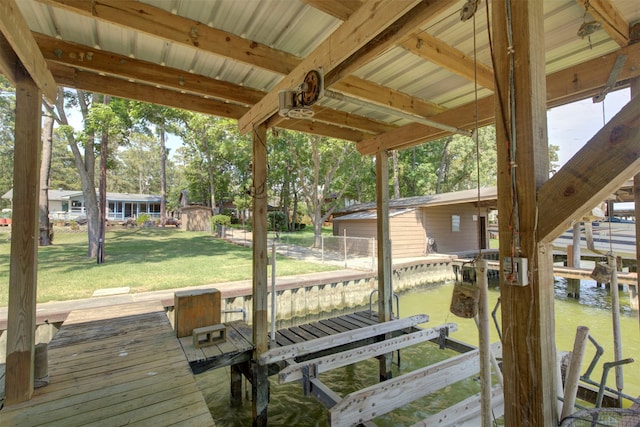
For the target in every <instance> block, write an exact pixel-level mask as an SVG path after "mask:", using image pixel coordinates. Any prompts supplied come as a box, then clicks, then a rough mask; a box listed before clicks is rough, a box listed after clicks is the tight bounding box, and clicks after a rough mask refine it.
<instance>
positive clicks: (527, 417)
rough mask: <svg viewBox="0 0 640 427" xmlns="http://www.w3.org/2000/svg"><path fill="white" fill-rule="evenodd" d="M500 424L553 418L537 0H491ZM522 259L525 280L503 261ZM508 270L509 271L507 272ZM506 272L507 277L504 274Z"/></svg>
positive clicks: (553, 421) (541, 54) (543, 88)
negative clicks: (541, 208)
mask: <svg viewBox="0 0 640 427" xmlns="http://www.w3.org/2000/svg"><path fill="white" fill-rule="evenodd" d="M492 15H493V19H492V25H493V36H494V52H495V55H496V62H495V63H496V64H501V66H500V67H497V69H496V70H495V73H496V74H495V76H496V83H497V84H496V87H497V89H498V90H497V93H498V94H499V95H500V96H499V97H497V98H496V115H495V117H497V118H498V119H497V122H496V140H497V155H498V211H499V215H500V221H499V224H500V260H501V266H502V268H501V276H500V280H501V301H502V330H503V346H504V347H503V373H504V396H505V416H504V419H505V425H510V426H524V425H527V426H552V425H558V410H557V400H556V396H557V393H556V391H557V388H556V381H557V378H556V370H555V369H549V367H551V366H555V363H556V348H555V332H554V328H555V325H554V308H553V296H554V295H553V254H552V250H551V245H550V244H548V243H546V242H542V241H541V240H540V238H539V236H538V225H539V224H538V223H537V220H538V207H537V202H538V200H537V199H538V198H537V193H538V189H539V188H540V187H541V186H542V184H543V183H544V182H545V181H546V180H547V179H548V177H549V155H548V142H547V118H546V81H545V69H544V64H545V61H544V43H543V42H542V41H543V40H544V37H545V36H544V25H543V1H542V0H529V1H526V2H523V1H520V0H507V1H505V2H494V3H492ZM515 257H521V258H525V259H526V260H527V263H528V268H527V269H526V271H525V273H524V274H525V277H526V278H527V279H528V285H526V286H519V285H518V284H517V281H514V280H511V279H513V276H514V275H513V274H511V271H507V272H505V261H511V263H512V264H513V262H514V261H516V260H515V259H514V258H515ZM506 273H508V274H506ZM508 279H509V280H508Z"/></svg>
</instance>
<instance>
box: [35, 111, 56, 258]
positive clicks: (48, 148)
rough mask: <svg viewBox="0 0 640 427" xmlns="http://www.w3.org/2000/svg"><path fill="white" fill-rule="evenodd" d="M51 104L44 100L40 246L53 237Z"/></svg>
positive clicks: (39, 213) (39, 205) (39, 214)
mask: <svg viewBox="0 0 640 427" xmlns="http://www.w3.org/2000/svg"><path fill="white" fill-rule="evenodd" d="M51 109H52V106H50V105H47V103H46V101H45V108H44V123H43V127H42V135H41V137H42V155H41V159H40V195H39V201H38V217H39V223H40V232H39V237H38V242H39V244H40V246H49V245H50V244H51V240H52V238H53V229H52V228H51V223H50V221H49V183H50V176H51V156H52V152H53V123H54V119H53V112H52V111H51Z"/></svg>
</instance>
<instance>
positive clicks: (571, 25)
mask: <svg viewBox="0 0 640 427" xmlns="http://www.w3.org/2000/svg"><path fill="white" fill-rule="evenodd" d="M611 1H612V4H613V5H615V6H616V7H617V8H618V9H619V10H620V12H621V13H622V14H623V16H624V17H625V19H627V20H628V21H629V22H633V21H635V20H639V19H640V7H638V1H637V0H611ZM142 3H145V4H148V5H151V6H154V7H158V8H160V9H163V10H166V11H169V12H171V13H173V14H176V15H179V16H182V17H185V18H188V19H192V20H195V21H198V22H201V23H203V24H204V25H208V26H210V27H212V28H216V29H220V30H222V31H226V32H228V33H231V34H234V35H237V36H240V37H243V38H245V39H247V40H249V41H253V42H257V43H262V44H264V45H266V46H270V47H272V48H274V49H277V50H279V51H283V52H287V53H289V54H292V55H294V56H296V57H298V58H304V57H305V56H307V55H309V54H310V53H311V52H312V51H313V50H314V49H316V48H317V47H318V46H319V45H320V44H321V43H322V42H323V41H324V40H325V39H326V38H327V37H329V35H330V34H332V32H333V31H335V30H336V29H337V28H338V27H339V26H340V25H341V23H342V21H341V20H340V19H338V18H335V17H333V16H330V15H328V14H327V13H325V12H323V11H321V10H318V9H316V8H314V7H312V6H310V5H308V4H306V3H304V2H303V1H299V0H261V1H240V0H211V1H188V0H143V1H142ZM462 4H463V2H462V1H460V2H452V4H451V6H450V7H449V8H448V9H447V10H446V11H444V12H443V13H441V14H439V15H438V16H437V17H436V18H435V19H433V21H432V22H426V23H425V24H423V26H422V30H423V31H426V32H427V33H428V34H430V35H432V36H434V37H437V38H438V39H440V40H442V41H443V42H445V43H447V44H448V45H450V46H452V47H454V48H455V49H457V50H459V51H460V52H461V53H463V54H464V55H466V56H467V57H468V58H471V59H473V58H477V61H478V63H480V64H483V65H485V66H487V67H489V68H491V67H492V65H491V59H490V49H489V41H488V31H487V17H486V11H485V3H484V2H482V3H481V8H480V9H479V10H478V12H477V13H476V16H475V19H472V20H469V21H466V22H461V21H460V18H459V11H460V8H461V6H462ZM18 5H19V8H20V9H21V11H22V13H23V15H24V16H25V18H26V20H27V22H28V25H29V27H30V28H31V29H32V30H33V31H36V32H40V33H44V34H47V35H49V36H53V37H58V38H60V39H62V40H65V41H71V42H75V43H80V44H86V45H90V46H94V47H99V48H100V49H102V50H105V51H110V52H114V53H118V54H121V55H126V56H129V57H132V58H137V59H141V60H145V61H149V62H152V63H155V64H161V65H166V66H168V67H172V68H175V69H178V70H184V71H187V72H190V73H195V74H199V75H203V76H206V77H210V78H214V79H219V80H223V81H226V82H230V83H233V84H236V85H241V86H246V87H249V88H253V89H257V90H260V91H264V92H267V91H270V90H271V89H272V88H273V87H274V86H275V85H276V84H277V83H278V82H279V81H280V80H281V79H282V75H280V74H279V73H277V72H274V71H268V70H265V69H263V68H259V67H256V66H252V65H249V64H247V63H241V62H239V61H236V60H233V59H230V58H225V57H222V56H220V55H215V54H213V53H210V52H208V51H205V50H203V49H198V48H197V47H189V46H186V45H184V44H177V43H175V42H173V41H168V40H165V39H163V38H161V37H157V36H152V35H149V34H145V33H142V32H137V31H134V30H132V29H130V28H124V27H123V26H121V25H115V24H113V23H108V22H105V21H102V20H96V19H94V18H92V17H89V16H84V15H80V14H77V13H73V12H70V11H67V10H64V9H62V8H59V7H55V6H51V5H49V4H45V3H41V2H39V1H37V0H21V1H20V2H18ZM544 13H545V16H544V17H545V32H546V37H545V47H546V56H545V61H546V69H547V72H548V73H549V72H554V71H558V70H561V69H564V68H567V67H569V66H571V65H573V64H575V63H577V62H584V61H585V60H588V59H591V58H597V57H599V56H601V55H603V54H606V53H610V52H613V51H615V50H617V49H618V48H619V46H618V45H617V44H616V43H615V42H614V41H613V40H612V39H611V38H610V37H609V36H608V35H607V33H606V32H605V31H604V30H600V31H597V32H596V33H594V34H593V35H592V36H591V37H589V38H588V39H580V38H579V37H578V36H577V31H578V28H579V27H580V25H581V24H582V23H583V22H584V21H585V20H587V19H590V17H589V15H588V14H587V15H586V16H585V13H584V9H583V7H582V6H581V5H580V4H578V3H577V2H576V1H575V0H547V1H545V2H544ZM474 27H475V40H474V37H473V35H474ZM222 43H224V41H222ZM474 44H475V46H476V47H477V49H476V51H475V52H474ZM354 75H356V76H358V77H360V78H363V79H366V80H369V81H371V82H373V83H376V84H379V85H382V86H386V87H389V88H391V89H393V90H396V91H399V92H402V93H405V94H408V95H410V96H412V97H415V98H418V99H422V100H424V101H428V102H430V103H433V104H436V105H440V106H442V107H445V108H453V107H456V106H460V105H463V104H467V103H469V102H472V101H473V100H474V99H475V97H476V94H475V84H474V83H473V82H472V81H469V80H467V79H466V78H463V77H460V76H458V75H456V74H455V73H453V72H451V71H447V70H445V69H443V68H442V67H440V66H439V65H437V64H435V63H433V62H431V61H428V60H425V59H423V58H421V57H419V56H417V55H415V54H414V53H411V52H409V51H407V50H406V49H404V48H402V47H393V48H391V49H389V50H388V51H387V52H385V53H383V54H381V55H379V56H378V57H377V58H376V59H374V60H372V61H370V62H369V63H368V64H366V65H364V66H362V67H360V69H358V70H357V71H356V72H355V73H354ZM490 94H491V91H490V90H489V89H485V88H479V91H478V94H477V96H478V98H483V97H485V96H488V95H490ZM211 96H212V97H214V98H216V97H217V98H218V99H221V95H220V94H211ZM320 104H321V105H324V106H327V107H330V108H333V109H337V110H340V111H344V112H349V113H353V114H355V115H361V116H364V117H367V118H371V119H373V120H376V121H381V122H385V123H388V124H392V125H395V126H402V125H405V124H407V123H409V121H408V120H407V119H406V118H402V117H400V116H397V115H394V114H390V113H389V112H388V111H379V110H377V109H376V108H366V107H362V106H358V105H354V104H351V103H348V102H336V101H334V100H330V99H324V100H321V101H320Z"/></svg>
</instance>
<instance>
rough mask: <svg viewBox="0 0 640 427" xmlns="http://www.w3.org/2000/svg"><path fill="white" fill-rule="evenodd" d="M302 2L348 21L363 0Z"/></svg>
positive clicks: (305, 0) (304, 0)
mask: <svg viewBox="0 0 640 427" xmlns="http://www.w3.org/2000/svg"><path fill="white" fill-rule="evenodd" d="M302 2H303V3H305V4H308V5H309V6H311V7H313V8H315V9H318V10H321V11H323V12H324V13H326V14H328V15H331V16H333V17H334V18H338V19H340V20H342V21H346V20H347V19H349V17H350V16H351V14H353V12H355V11H356V10H358V8H359V7H360V6H362V2H363V0H302Z"/></svg>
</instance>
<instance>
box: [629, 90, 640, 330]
mask: <svg viewBox="0 0 640 427" xmlns="http://www.w3.org/2000/svg"><path fill="white" fill-rule="evenodd" d="M634 98H638V99H640V78H635V79H633V80H631V99H634ZM633 201H634V214H635V217H636V221H635V222H636V224H635V230H636V236H640V221H639V219H640V173H636V174H635V175H634V176H633ZM638 267H640V239H636V271H640V268H638ZM638 291H640V286H638V279H637V276H636V292H635V299H636V301H635V307H636V308H639V309H640V304H639V303H640V295H639V294H640V292H638ZM629 296H630V299H631V300H632V301H631V306H632V307H633V306H634V301H633V297H634V295H633V293H632V292H629ZM638 320H639V321H640V314H638Z"/></svg>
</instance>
